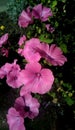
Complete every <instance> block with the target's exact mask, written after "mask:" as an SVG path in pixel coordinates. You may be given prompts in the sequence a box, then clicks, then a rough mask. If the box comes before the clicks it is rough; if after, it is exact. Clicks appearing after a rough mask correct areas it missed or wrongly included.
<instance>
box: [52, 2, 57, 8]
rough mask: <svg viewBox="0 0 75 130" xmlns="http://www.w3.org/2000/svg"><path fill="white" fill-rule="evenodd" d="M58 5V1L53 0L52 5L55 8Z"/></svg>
mask: <svg viewBox="0 0 75 130" xmlns="http://www.w3.org/2000/svg"><path fill="white" fill-rule="evenodd" d="M56 5H57V1H56V0H54V1H52V4H51V7H52V8H54V7H55V6H56Z"/></svg>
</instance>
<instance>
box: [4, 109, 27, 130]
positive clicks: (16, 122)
mask: <svg viewBox="0 0 75 130" xmlns="http://www.w3.org/2000/svg"><path fill="white" fill-rule="evenodd" d="M6 116H7V123H8V125H9V129H10V130H26V129H25V127H24V119H23V117H21V116H20V114H19V112H18V111H16V109H15V108H13V107H11V108H10V109H9V110H8V114H7V115H6Z"/></svg>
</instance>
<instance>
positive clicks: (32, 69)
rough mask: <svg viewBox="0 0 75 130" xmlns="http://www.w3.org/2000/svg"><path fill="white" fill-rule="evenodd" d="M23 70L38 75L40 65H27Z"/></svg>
mask: <svg viewBox="0 0 75 130" xmlns="http://www.w3.org/2000/svg"><path fill="white" fill-rule="evenodd" d="M25 69H26V70H28V71H30V72H32V73H38V72H39V71H40V70H41V65H40V64H39V63H36V62H34V63H28V64H27V65H26V66H25Z"/></svg>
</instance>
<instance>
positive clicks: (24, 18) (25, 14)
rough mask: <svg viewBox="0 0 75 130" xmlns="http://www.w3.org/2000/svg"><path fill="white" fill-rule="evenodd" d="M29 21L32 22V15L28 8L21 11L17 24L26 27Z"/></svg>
mask: <svg viewBox="0 0 75 130" xmlns="http://www.w3.org/2000/svg"><path fill="white" fill-rule="evenodd" d="M30 23H32V16H31V14H30V12H29V9H27V11H24V10H23V11H22V13H21V14H20V16H19V20H18V25H19V26H20V27H23V28H25V27H27V26H28V25H29V24H30Z"/></svg>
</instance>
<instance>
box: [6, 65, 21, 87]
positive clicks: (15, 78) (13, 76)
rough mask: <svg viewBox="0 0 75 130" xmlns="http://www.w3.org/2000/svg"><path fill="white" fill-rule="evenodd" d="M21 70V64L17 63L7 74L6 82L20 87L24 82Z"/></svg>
mask: <svg viewBox="0 0 75 130" xmlns="http://www.w3.org/2000/svg"><path fill="white" fill-rule="evenodd" d="M20 70H21V69H20V66H19V65H18V64H16V63H15V64H14V65H13V66H12V68H11V70H10V72H9V73H8V74H7V79H6V82H7V84H8V85H9V86H11V87H12V88H19V87H20V86H21V85H22V82H21V80H20V78H19V73H20Z"/></svg>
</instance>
